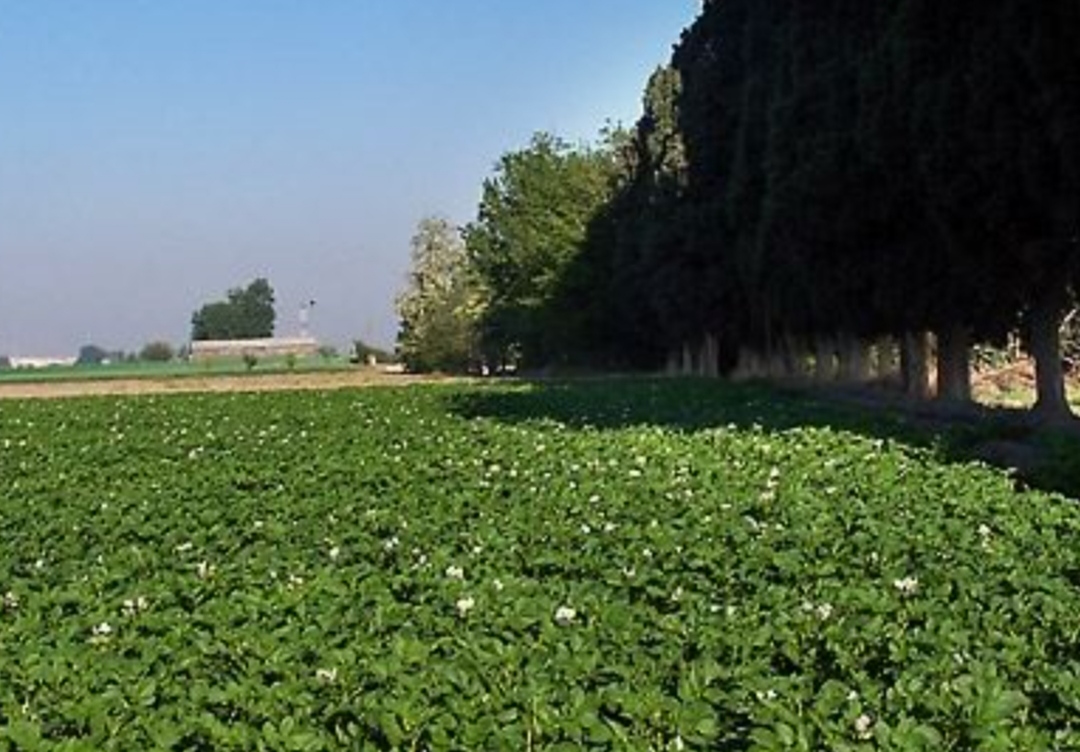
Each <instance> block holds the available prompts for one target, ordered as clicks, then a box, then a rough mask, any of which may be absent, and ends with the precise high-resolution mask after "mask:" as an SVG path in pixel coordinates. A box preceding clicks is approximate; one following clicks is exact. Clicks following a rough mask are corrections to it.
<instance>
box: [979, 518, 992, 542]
mask: <svg viewBox="0 0 1080 752" xmlns="http://www.w3.org/2000/svg"><path fill="white" fill-rule="evenodd" d="M993 534H994V531H993V530H991V529H990V526H989V525H987V524H986V523H985V522H984V523H983V524H981V525H979V535H980V536H981V537H983V538H989V537H990V536H991V535H993Z"/></svg>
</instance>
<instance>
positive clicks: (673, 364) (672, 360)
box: [664, 350, 679, 376]
mask: <svg viewBox="0 0 1080 752" xmlns="http://www.w3.org/2000/svg"><path fill="white" fill-rule="evenodd" d="M664 373H665V374H666V375H668V376H677V375H678V373H679V351H678V350H670V351H668V356H667V364H666V365H665V367H664Z"/></svg>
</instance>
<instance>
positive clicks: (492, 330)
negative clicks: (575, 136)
mask: <svg viewBox="0 0 1080 752" xmlns="http://www.w3.org/2000/svg"><path fill="white" fill-rule="evenodd" d="M613 177H614V165H613V163H612V159H611V155H610V152H609V150H607V149H605V148H595V149H594V148H589V147H579V148H572V147H570V146H569V145H568V144H566V143H564V142H562V141H560V140H558V139H557V138H554V137H552V136H550V135H547V134H538V135H536V136H535V137H534V138H533V140H532V142H531V143H530V144H529V146H528V147H527V148H524V149H521V150H518V151H513V152H510V153H508V154H505V155H504V156H503V157H502V158H501V159H500V161H499V163H498V165H497V167H496V169H495V175H494V176H493V177H492V178H490V179H488V180H487V181H485V183H484V188H483V196H482V198H481V201H480V208H479V212H478V216H477V219H476V221H475V222H473V223H472V224H470V225H469V226H468V227H467V228H466V233H465V240H466V244H467V247H468V254H469V262H470V266H471V268H472V269H474V270H475V272H476V275H477V276H478V278H479V281H480V283H481V284H482V286H483V290H484V294H485V300H484V303H485V305H484V309H483V313H482V315H481V316H480V319H479V322H478V323H479V334H480V339H481V347H482V349H483V350H484V352H485V355H486V358H487V360H488V361H490V363H491V365H494V366H502V365H509V364H524V365H526V366H540V365H545V364H549V363H551V362H553V361H557V360H559V359H560V358H561V357H562V356H564V355H565V354H566V351H567V348H568V347H570V346H571V343H572V341H573V338H574V337H575V335H576V332H577V330H578V329H580V327H581V322H580V321H579V318H580V317H579V312H580V311H581V309H582V308H583V307H584V305H585V304H586V303H585V300H583V299H582V298H577V297H576V298H573V299H568V297H569V296H567V295H566V294H565V293H564V291H563V288H564V287H576V288H581V287H583V285H581V284H580V281H579V280H575V279H574V278H573V277H572V276H571V273H572V271H573V270H574V269H575V268H577V267H576V266H575V263H574V262H575V260H576V258H577V256H578V255H579V254H580V252H581V248H582V245H583V244H584V242H585V239H586V236H587V233H588V230H589V224H590V222H591V221H592V219H593V218H594V217H595V216H596V214H597V213H598V212H599V211H600V210H601V208H602V207H603V205H604V203H605V202H606V201H607V200H608V199H609V197H610V194H611V185H612V179H613ZM593 281H594V282H595V281H596V280H593ZM590 292H591V291H585V294H590Z"/></svg>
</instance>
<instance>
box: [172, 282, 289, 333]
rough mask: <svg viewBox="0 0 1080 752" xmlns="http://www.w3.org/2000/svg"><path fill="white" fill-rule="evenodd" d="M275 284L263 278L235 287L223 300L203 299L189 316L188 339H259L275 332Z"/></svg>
mask: <svg viewBox="0 0 1080 752" xmlns="http://www.w3.org/2000/svg"><path fill="white" fill-rule="evenodd" d="M274 317H275V313H274V288H273V287H271V286H270V283H269V282H268V281H266V280H265V279H263V278H261V277H260V278H258V279H255V280H253V281H252V282H251V283H250V284H249V285H248V286H247V287H246V288H240V287H234V288H233V289H231V290H229V291H228V293H226V296H225V300H219V301H215V302H212V303H206V304H205V305H203V306H202V308H200V309H199V310H197V311H195V313H193V314H192V316H191V339H193V340H207V339H260V338H264V337H272V336H273V335H274Z"/></svg>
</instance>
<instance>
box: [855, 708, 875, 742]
mask: <svg viewBox="0 0 1080 752" xmlns="http://www.w3.org/2000/svg"><path fill="white" fill-rule="evenodd" d="M873 728H874V720H873V719H872V718H871V717H870V716H868V715H867V714H866V713H863V714H862V715H860V716H859V717H858V718H856V719H855V736H857V737H858V738H860V739H863V740H866V739H870V738H872V737H873V736H874V732H873Z"/></svg>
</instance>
